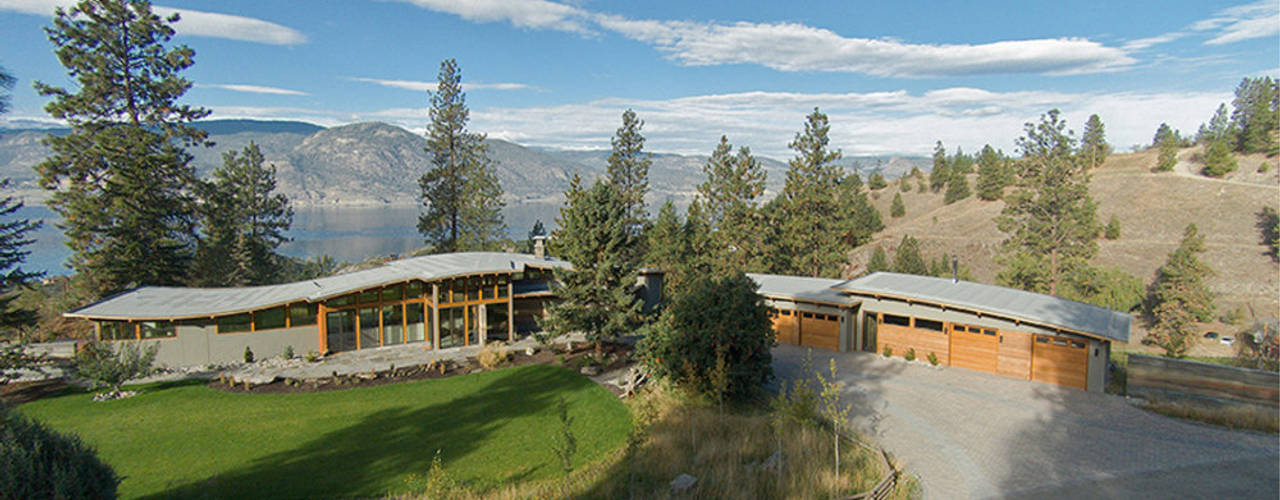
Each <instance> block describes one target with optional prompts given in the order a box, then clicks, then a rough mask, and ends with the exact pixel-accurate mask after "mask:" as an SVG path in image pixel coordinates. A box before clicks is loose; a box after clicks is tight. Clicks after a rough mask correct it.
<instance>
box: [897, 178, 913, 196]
mask: <svg viewBox="0 0 1280 500" xmlns="http://www.w3.org/2000/svg"><path fill="white" fill-rule="evenodd" d="M907 180H908V179H907V178H906V177H900V178H898V191H901V192H904V193H906V192H909V191H911V183H910V182H907Z"/></svg>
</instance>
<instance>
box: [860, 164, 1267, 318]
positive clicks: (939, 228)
mask: <svg viewBox="0 0 1280 500" xmlns="http://www.w3.org/2000/svg"><path fill="white" fill-rule="evenodd" d="M1199 149H1200V148H1188V149H1185V150H1183V151H1182V152H1181V153H1179V155H1178V158H1179V164H1178V167H1177V168H1175V171H1174V172H1164V173H1153V172H1151V171H1150V167H1151V166H1152V165H1154V164H1155V161H1156V152H1155V151H1143V152H1137V153H1128V154H1116V155H1112V156H1111V157H1110V158H1108V159H1107V161H1106V163H1105V164H1103V165H1102V166H1101V167H1099V168H1098V169H1097V170H1095V171H1094V173H1093V178H1092V183H1091V185H1090V192H1091V193H1092V195H1093V197H1094V200H1096V201H1097V203H1098V218H1099V220H1100V222H1102V223H1106V221H1107V220H1108V219H1109V218H1110V217H1111V216H1112V215H1115V216H1117V217H1119V219H1120V225H1121V237H1120V238H1119V239H1117V240H1106V239H1099V241H1098V243H1099V245H1098V246H1099V250H1098V255H1097V256H1096V257H1094V259H1093V264H1095V265H1102V266H1116V267H1120V268H1122V269H1124V270H1126V271H1128V272H1130V273H1133V274H1134V275H1136V276H1138V277H1140V278H1142V279H1143V280H1146V281H1150V280H1151V279H1152V277H1153V276H1154V274H1155V271H1156V269H1157V268H1158V267H1159V266H1160V265H1161V264H1163V263H1164V261H1165V257H1166V256H1167V255H1168V254H1169V252H1171V251H1172V250H1173V249H1174V248H1176V247H1177V245H1178V242H1179V240H1180V239H1181V238H1182V230H1183V228H1185V227H1186V225H1187V224H1188V223H1192V222H1194V223H1195V224H1196V225H1197V227H1198V228H1199V229H1200V232H1201V234H1203V235H1204V236H1205V246H1206V247H1207V251H1206V252H1205V254H1204V255H1203V256H1202V259H1203V261H1204V262H1205V263H1206V264H1208V265H1209V266H1210V267H1212V268H1213V270H1214V271H1215V272H1216V273H1217V274H1216V276H1214V278H1213V279H1212V280H1210V286H1211V288H1212V289H1213V291H1214V292H1216V293H1217V294H1218V309H1219V312H1220V313H1221V312H1226V311H1229V310H1231V309H1234V308H1236V307H1237V306H1241V305H1243V306H1245V307H1246V308H1248V307H1252V308H1253V310H1254V311H1255V313H1256V314H1257V315H1258V316H1259V317H1263V316H1276V315H1277V314H1278V311H1280V266H1278V265H1277V264H1276V263H1275V262H1274V261H1272V260H1271V258H1270V257H1268V256H1267V255H1266V254H1265V252H1266V249H1265V247H1264V246H1263V244H1262V237H1261V232H1260V231H1259V229H1258V228H1257V227H1256V224H1257V221H1258V218H1257V216H1258V213H1259V211H1261V209H1262V207H1264V206H1267V205H1270V206H1273V207H1274V206H1276V204H1277V201H1278V200H1280V169H1278V168H1277V159H1276V158H1270V159H1268V158H1265V157H1264V156H1262V155H1249V156H1242V157H1240V159H1239V164H1240V168H1238V169H1237V170H1236V171H1235V172H1232V173H1231V174H1229V175H1228V176H1227V177H1226V178H1224V179H1211V178H1207V177H1204V176H1201V175H1198V174H1197V172H1199V171H1200V169H1201V168H1203V165H1202V164H1200V163H1198V153H1199ZM1263 164H1267V165H1269V167H1268V169H1267V172H1265V173H1259V172H1258V169H1259V166H1260V165H1263ZM969 180H970V184H971V185H972V184H973V183H974V182H975V181H976V176H970V178H969ZM899 182H900V181H894V182H891V183H890V185H889V187H887V188H885V189H882V190H879V191H877V192H876V193H875V194H874V197H875V198H876V199H875V200H874V203H875V204H876V206H877V208H879V209H880V211H881V213H882V214H883V215H884V221H885V230H884V231H882V232H880V233H879V234H877V235H876V236H875V238H874V239H873V241H872V243H871V244H869V245H866V246H863V247H860V248H858V249H856V250H854V251H853V252H851V253H850V264H851V272H852V273H853V274H860V273H861V272H862V270H863V269H865V266H866V262H867V261H868V260H869V259H870V257H871V253H872V252H873V251H874V249H875V247H876V245H882V246H884V248H885V250H886V251H890V252H892V250H893V249H895V248H896V247H897V245H898V243H899V241H900V240H901V239H902V236H903V235H904V234H909V235H911V236H912V237H914V238H917V239H919V240H920V244H921V249H922V251H923V252H924V254H925V257H926V259H928V258H933V257H936V256H938V255H941V254H942V253H943V252H947V253H949V254H951V255H959V257H960V260H961V262H963V263H964V264H965V265H967V266H969V268H970V269H971V270H972V271H973V274H974V276H975V278H977V279H978V280H979V281H983V282H987V283H994V282H995V275H996V272H997V271H999V266H998V264H996V262H995V256H996V252H997V250H998V248H999V245H1000V242H1001V241H1002V240H1003V239H1004V237H1005V235H1004V233H1002V232H1000V230H999V229H997V228H996V225H995V222H994V221H993V218H994V217H995V216H997V215H999V214H1000V211H1001V209H1003V208H1004V202H1003V201H992V202H986V201H981V200H978V199H977V198H975V197H970V198H967V199H964V200H961V201H959V202H956V203H954V204H951V205H944V204H943V202H942V193H941V192H939V193H931V192H929V193H920V192H918V191H917V189H918V185H917V184H918V183H917V182H915V181H911V182H909V184H910V185H911V191H910V192H906V193H902V199H903V202H904V204H905V206H906V208H907V214H906V216H904V217H901V218H894V217H889V216H888V213H889V204H890V202H891V201H892V200H893V195H894V193H896V192H898V191H899ZM891 255H892V254H891ZM1140 332H1141V327H1140V326H1138V327H1135V339H1136V338H1140V335H1141V333H1140Z"/></svg>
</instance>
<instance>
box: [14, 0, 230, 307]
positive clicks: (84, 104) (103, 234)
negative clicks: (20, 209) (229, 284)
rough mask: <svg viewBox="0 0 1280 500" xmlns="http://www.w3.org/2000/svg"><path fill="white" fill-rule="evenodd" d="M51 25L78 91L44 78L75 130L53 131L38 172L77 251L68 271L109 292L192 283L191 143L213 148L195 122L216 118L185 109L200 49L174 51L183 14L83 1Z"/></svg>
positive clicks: (54, 111)
mask: <svg viewBox="0 0 1280 500" xmlns="http://www.w3.org/2000/svg"><path fill="white" fill-rule="evenodd" d="M55 12H56V14H55V15H54V19H53V26H52V27H49V28H46V29H45V32H46V34H47V35H48V37H49V41H50V42H52V43H53V45H54V53H55V54H56V55H57V56H58V61H59V62H61V63H62V65H63V66H64V67H65V68H66V69H67V72H68V74H69V76H70V77H71V79H72V81H73V82H74V87H73V88H71V89H67V88H61V87H55V86H52V85H48V84H44V83H40V82H37V83H36V84H35V87H36V91H37V92H38V93H39V94H40V95H42V96H48V97H52V98H53V100H52V101H51V102H50V103H49V104H47V105H46V106H45V111H46V112H48V113H49V114H50V115H51V116H52V117H54V118H57V119H60V120H64V121H66V122H67V123H68V124H69V125H70V126H71V132H70V133H69V134H67V135H64V136H54V135H50V136H49V137H47V138H46V139H45V144H46V145H48V146H49V149H50V150H52V154H51V155H50V156H49V157H48V158H46V159H45V161H44V162H42V163H40V164H39V165H38V166H37V167H36V169H37V170H38V171H39V173H40V184H41V186H42V187H44V188H45V189H48V190H50V191H53V195H52V197H51V199H50V200H49V202H48V206H49V208H51V209H53V211H54V212H57V213H58V215H60V216H61V217H62V221H63V222H62V223H61V224H60V227H62V228H63V230H64V233H65V234H66V237H67V246H68V247H70V248H71V251H72V256H71V260H70V264H71V267H72V268H73V269H75V270H76V272H77V273H79V275H80V276H81V277H82V278H85V280H86V282H87V283H89V287H90V288H91V290H90V293H92V294H96V295H107V294H111V293H115V292H119V291H122V290H125V289H127V288H130V287H132V286H138V285H176V284H180V283H182V282H183V281H184V280H185V279H186V275H187V270H188V265H189V263H190V261H191V256H192V248H193V246H194V242H195V236H194V234H195V203H194V199H193V197H192V195H191V192H192V186H193V184H194V182H195V170H194V169H193V168H192V167H191V165H190V162H191V155H189V154H188V153H187V152H186V151H185V150H184V149H183V147H184V146H195V145H200V144H205V143H206V142H205V138H206V134H205V133H204V132H202V131H200V130H198V129H196V128H194V127H191V126H190V125H189V123H190V122H191V121H194V120H197V119H200V118H203V117H205V116H207V115H208V114H209V111H208V110H205V109H203V108H194V107H191V106H188V105H185V104H179V103H178V100H179V99H180V98H181V97H182V95H183V94H185V93H186V91H187V89H188V88H190V87H191V82H189V81H187V80H186V79H184V78H182V77H180V76H179V73H181V72H182V71H183V70H185V69H187V68H189V67H190V66H191V65H192V63H193V56H194V55H195V52H194V51H192V50H191V49H190V48H188V47H186V46H183V45H178V46H176V47H172V48H170V47H168V46H167V44H168V43H169V40H170V38H171V37H172V36H173V34H174V31H173V27H172V26H171V25H172V24H173V23H175V22H177V21H178V15H177V14H173V15H171V16H169V17H167V18H163V19H162V18H161V17H159V16H157V15H155V14H153V13H152V11H151V5H150V4H149V3H148V2H146V1H143V0H128V1H126V0H82V1H81V2H80V3H78V4H76V5H75V6H72V7H70V8H66V9H63V8H58V9H57V10H56V11H55Z"/></svg>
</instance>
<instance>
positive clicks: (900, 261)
mask: <svg viewBox="0 0 1280 500" xmlns="http://www.w3.org/2000/svg"><path fill="white" fill-rule="evenodd" d="M893 272H895V273H903V274H918V275H921V276H928V275H929V266H928V264H925V262H924V257H922V256H921V255H920V242H918V241H916V239H915V238H912V237H911V235H904V236H903V237H902V242H901V243H899V244H898V250H897V251H895V252H894V253H893Z"/></svg>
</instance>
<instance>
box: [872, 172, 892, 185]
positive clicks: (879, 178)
mask: <svg viewBox="0 0 1280 500" xmlns="http://www.w3.org/2000/svg"><path fill="white" fill-rule="evenodd" d="M888 185H889V182H888V181H886V180H885V178H884V174H882V173H880V172H872V173H871V176H870V177H867V187H869V188H871V189H884V188H885V187H886V186H888Z"/></svg>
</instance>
